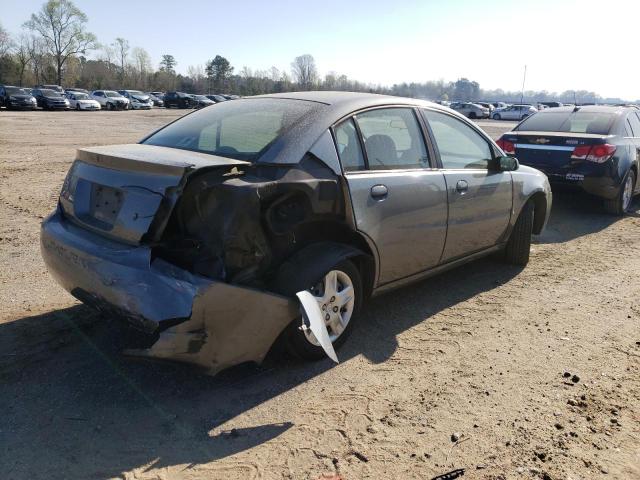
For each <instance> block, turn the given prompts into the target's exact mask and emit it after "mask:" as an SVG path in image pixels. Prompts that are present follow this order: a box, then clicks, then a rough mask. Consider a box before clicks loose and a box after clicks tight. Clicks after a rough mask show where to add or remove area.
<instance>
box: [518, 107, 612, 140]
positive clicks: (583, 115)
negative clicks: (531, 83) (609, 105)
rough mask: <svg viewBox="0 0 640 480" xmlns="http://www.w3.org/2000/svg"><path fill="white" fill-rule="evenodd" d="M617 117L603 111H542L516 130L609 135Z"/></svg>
mask: <svg viewBox="0 0 640 480" xmlns="http://www.w3.org/2000/svg"><path fill="white" fill-rule="evenodd" d="M615 118H616V115H615V114H614V113H602V112H579V111H578V112H573V111H571V112H540V113H537V114H535V115H532V116H531V117H529V118H527V119H526V120H525V121H524V122H522V123H521V124H520V125H519V126H518V127H517V129H516V130H518V131H532V132H566V133H593V134H597V135H607V134H608V133H609V130H610V129H611V125H612V124H613V121H614V120H615Z"/></svg>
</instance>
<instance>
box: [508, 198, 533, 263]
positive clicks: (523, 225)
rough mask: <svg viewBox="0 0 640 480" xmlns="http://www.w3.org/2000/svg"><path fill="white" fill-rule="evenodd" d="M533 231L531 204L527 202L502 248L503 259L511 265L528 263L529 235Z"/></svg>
mask: <svg viewBox="0 0 640 480" xmlns="http://www.w3.org/2000/svg"><path fill="white" fill-rule="evenodd" d="M532 233H533V204H532V203H531V202H527V204H526V205H525V206H524V207H523V208H522V211H521V212H520V216H519V217H518V220H516V224H515V225H514V226H513V231H512V232H511V236H510V237H509V241H508V242H507V246H506V247H505V249H504V260H505V261H506V262H507V263H511V264H513V265H521V266H525V265H526V264H527V263H529V253H530V251H531V235H532Z"/></svg>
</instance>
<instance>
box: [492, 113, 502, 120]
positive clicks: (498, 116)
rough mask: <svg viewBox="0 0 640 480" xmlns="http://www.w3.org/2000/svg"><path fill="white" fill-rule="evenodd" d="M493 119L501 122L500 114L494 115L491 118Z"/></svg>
mask: <svg viewBox="0 0 640 480" xmlns="http://www.w3.org/2000/svg"><path fill="white" fill-rule="evenodd" d="M493 119H494V120H502V117H501V116H500V114H499V113H496V114H495V115H494V116H493Z"/></svg>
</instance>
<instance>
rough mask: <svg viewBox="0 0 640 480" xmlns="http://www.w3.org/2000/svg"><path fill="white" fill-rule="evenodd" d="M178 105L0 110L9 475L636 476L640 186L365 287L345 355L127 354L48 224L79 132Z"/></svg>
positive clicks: (2, 359)
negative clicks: (220, 357)
mask: <svg viewBox="0 0 640 480" xmlns="http://www.w3.org/2000/svg"><path fill="white" fill-rule="evenodd" d="M181 113H183V112H179V111H165V110H154V111H150V112H86V113H85V112H64V113H62V112H61V113H45V112H25V113H11V112H6V111H1V112H0V200H1V202H0V262H1V266H2V268H1V269H0V280H1V282H0V412H1V414H0V471H1V472H2V473H1V474H0V475H1V477H2V478H3V479H58V478H60V479H105V478H108V479H111V478H119V479H127V480H130V479H144V480H152V479H154V480H155V479H205V478H206V479H257V478H260V479H277V478H289V479H310V480H316V479H318V478H324V476H327V477H329V476H331V475H338V476H339V477H340V478H342V479H344V480H355V479H365V478H370V479H387V478H389V479H414V478H415V479H432V478H442V479H444V478H450V479H452V478H458V477H456V474H455V472H454V473H452V474H451V475H450V476H448V477H445V476H441V477H438V476H439V475H443V474H446V473H448V472H452V471H455V470H458V469H464V474H463V476H462V477H461V478H464V479H467V478H468V479H494V480H498V479H567V480H569V479H573V480H578V479H594V478H596V479H597V478H615V479H637V478H640V375H639V374H640V276H639V275H638V272H639V271H640V201H638V200H636V202H635V204H634V205H635V211H634V212H633V213H631V214H630V215H628V216H627V217H625V218H624V219H616V218H613V217H610V216H607V215H605V214H603V213H601V210H600V208H599V204H598V203H597V202H594V201H593V200H591V199H589V198H587V197H584V196H581V195H570V194H560V193H557V194H555V197H554V207H553V211H552V215H551V221H550V224H549V227H548V229H547V231H546V232H545V233H544V234H543V235H542V236H540V237H539V238H538V239H537V241H536V243H535V245H534V246H533V252H532V257H531V262H530V264H529V265H528V266H527V267H526V268H525V269H519V268H515V267H512V266H507V265H503V264H500V263H496V262H494V261H493V260H490V259H487V260H481V261H478V262H475V263H472V264H469V265H467V266H464V267H461V268H459V269H457V270H454V271H450V272H448V273H446V274H444V275H441V276H439V277H435V278H433V279H430V280H426V281H423V282H421V283H418V284H416V285H413V286H411V287H408V288H404V289H401V290H398V291H395V292H392V293H389V294H387V295H384V296H381V297H377V298H375V299H373V300H371V301H370V302H369V304H368V305H367V306H366V308H365V309H364V312H363V316H362V318H361V319H360V322H359V324H358V325H357V326H356V328H355V329H354V332H353V336H352V337H351V338H350V340H349V342H347V344H346V345H345V347H344V348H343V349H341V350H340V351H339V352H338V355H339V357H340V359H341V363H340V364H339V365H335V366H334V365H333V364H332V363H331V362H330V361H329V360H324V361H320V362H317V363H302V362H297V361H293V360H290V359H283V358H281V357H276V356H274V357H273V358H270V359H268V361H267V362H266V363H265V364H263V365H262V366H260V367H257V366H251V365H249V366H239V367H237V368H234V369H231V370H228V371H226V372H223V373H222V374H220V375H219V376H217V377H208V376H205V375H202V374H200V373H198V372H197V371H194V370H193V369H192V368H190V367H187V366H183V365H175V364H162V363H151V362H136V361H132V360H130V359H126V358H124V357H122V356H121V355H120V354H119V348H120V346H121V338H122V335H121V334H122V332H121V330H120V327H118V325H117V324H115V323H114V322H113V321H112V320H111V319H108V318H100V317H98V316H97V315H96V314H94V313H93V312H92V311H91V310H89V309H88V308H86V307H84V306H82V305H80V304H78V302H76V301H75V300H74V299H73V298H72V297H71V296H70V295H68V294H67V293H65V292H64V291H63V290H62V289H61V288H60V287H58V286H57V285H56V284H55V283H54V282H53V280H52V279H51V278H50V277H49V275H48V274H47V272H46V269H45V267H44V264H43V263H42V261H41V259H40V252H39V245H38V229H39V223H40V221H41V220H42V218H43V217H44V216H45V215H47V214H48V212H50V211H51V210H52V209H53V208H54V205H55V202H56V197H57V195H58V191H59V189H60V185H61V183H62V180H63V178H64V175H65V173H66V170H67V168H68V167H69V165H70V163H71V161H72V159H73V156H74V150H75V148H77V147H80V146H88V145H97V144H110V143H126V142H134V141H136V140H138V139H139V138H140V137H141V136H142V135H143V134H145V133H147V132H150V131H152V130H153V129H155V128H157V127H159V126H161V125H163V124H165V123H167V122H168V121H170V120H172V119H173V118H175V117H177V116H178V115H180V114H181ZM480 124H481V126H482V127H483V128H485V129H486V130H487V131H489V133H490V134H492V135H494V136H497V135H499V133H500V132H501V131H504V130H506V129H508V128H509V126H511V124H508V123H504V122H503V123H496V122H491V121H485V122H481V123H480Z"/></svg>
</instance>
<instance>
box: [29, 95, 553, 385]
mask: <svg viewBox="0 0 640 480" xmlns="http://www.w3.org/2000/svg"><path fill="white" fill-rule="evenodd" d="M550 208H551V191H550V188H549V183H548V182H547V178H546V177H545V175H544V174H542V173H541V172H539V171H537V170H535V169H533V168H528V167H524V166H520V165H519V164H518V162H517V160H516V159H514V158H512V157H508V156H506V155H505V154H504V152H503V151H502V150H501V149H500V148H499V147H498V146H497V145H496V144H495V143H494V142H493V141H492V140H491V139H490V138H489V137H488V136H487V135H486V134H485V133H484V132H483V131H482V130H480V129H479V128H478V127H477V126H476V125H475V124H474V123H472V122H470V121H468V120H467V119H466V118H464V117H463V116H462V115H460V114H458V113H456V112H454V111H453V110H451V109H448V108H446V107H442V106H439V105H436V104H432V103H429V102H425V101H420V100H415V99H407V98H398V97H391V96H381V95H372V94H362V93H348V92H297V93H286V94H277V95H265V96H258V97H250V98H243V99H239V100H234V101H233V102H222V103H219V104H216V105H213V106H211V107H209V108H206V109H203V110H201V111H197V112H194V113H191V114H189V115H186V116H184V117H183V118H181V119H179V120H177V121H175V122H174V123H171V124H169V125H167V126H166V127H164V128H162V129H160V130H158V131H157V132H155V133H153V134H151V135H150V136H148V137H147V138H145V139H143V140H142V141H141V142H140V143H139V144H133V145H117V146H104V147H95V148H86V149H81V150H79V151H78V153H77V156H76V160H75V162H74V163H73V166H72V167H71V169H70V171H69V173H68V175H67V178H66V180H65V183H64V185H63V188H62V192H61V194H60V198H59V202H58V207H57V208H56V210H55V212H54V213H53V214H52V215H51V216H49V217H48V218H47V219H46V220H45V221H44V222H43V225H42V235H41V244H42V252H43V256H44V259H45V261H46V263H47V265H48V267H49V269H50V271H51V273H52V274H53V275H54V276H55V277H56V279H57V280H58V281H59V282H60V283H61V285H62V286H63V287H64V288H66V289H67V290H68V291H70V292H71V293H72V294H73V295H75V296H76V297H77V298H79V299H80V300H82V301H83V302H85V303H87V304H89V305H92V306H94V307H96V308H98V309H100V310H101V311H102V312H104V313H105V314H106V315H109V316H117V317H120V318H124V319H126V320H128V321H129V323H130V324H132V325H134V326H135V327H136V328H137V329H139V330H140V331H142V332H145V333H146V334H147V335H148V338H149V341H148V344H147V345H144V348H140V349H138V350H136V351H134V352H130V353H134V354H137V355H145V356H149V357H159V358H167V359H174V360H178V361H185V362H191V363H194V364H198V365H201V366H203V367H206V368H207V369H208V370H209V371H211V372H217V371H219V370H221V369H223V368H225V367H228V366H230V365H233V364H236V363H240V362H245V361H257V362H259V361H261V360H262V359H263V358H264V356H265V355H266V353H267V352H268V351H269V349H270V348H271V347H272V345H273V344H274V343H275V342H276V340H278V341H279V342H281V343H283V344H284V345H286V346H287V348H288V349H289V350H290V351H291V352H293V353H295V354H296V355H299V356H301V357H304V358H318V357H319V356H322V355H324V354H325V353H326V354H328V355H329V356H330V357H332V358H334V359H336V358H337V357H336V355H335V351H334V347H337V346H338V345H339V344H341V343H342V342H344V341H345V339H346V337H347V335H348V333H349V332H350V331H351V330H352V328H353V325H354V320H356V319H357V317H358V314H359V312H360V310H361V308H362V305H363V302H365V301H366V299H367V298H369V297H370V296H371V295H374V294H377V293H380V292H383V291H387V290H390V289H393V288H396V287H399V286H402V285H404V284H407V283H410V282H414V281H417V280H419V279H422V278H425V277H427V276H430V275H433V274H436V273H439V272H441V271H443V270H445V269H449V268H453V267H456V266H458V265H461V264H463V263H465V262H468V261H470V260H473V259H476V258H479V257H482V256H485V255H488V254H491V253H499V254H500V255H502V258H503V259H504V260H505V261H506V262H509V263H513V264H518V265H525V264H526V263H527V262H528V260H529V248H530V242H531V235H532V234H539V233H540V232H541V231H542V230H543V228H544V226H545V225H546V222H547V219H548V216H549V212H550ZM361 321H364V322H366V321H367V319H366V318H362V319H361Z"/></svg>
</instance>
